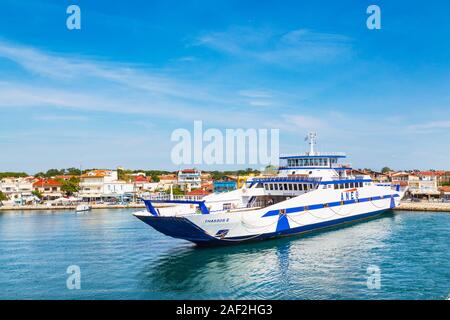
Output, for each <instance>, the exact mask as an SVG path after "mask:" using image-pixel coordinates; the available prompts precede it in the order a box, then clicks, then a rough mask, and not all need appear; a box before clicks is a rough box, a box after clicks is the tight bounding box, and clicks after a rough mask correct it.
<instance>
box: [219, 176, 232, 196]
mask: <svg viewBox="0 0 450 320" xmlns="http://www.w3.org/2000/svg"><path fill="white" fill-rule="evenodd" d="M236 189H237V178H236V176H225V177H224V178H223V179H222V180H219V181H214V192H217V193H221V192H229V191H233V190H236Z"/></svg>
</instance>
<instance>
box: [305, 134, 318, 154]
mask: <svg viewBox="0 0 450 320" xmlns="http://www.w3.org/2000/svg"><path fill="white" fill-rule="evenodd" d="M316 137H317V134H316V133H315V132H310V133H308V136H307V137H306V139H307V140H309V148H310V149H309V155H310V156H313V155H314V146H315V145H316Z"/></svg>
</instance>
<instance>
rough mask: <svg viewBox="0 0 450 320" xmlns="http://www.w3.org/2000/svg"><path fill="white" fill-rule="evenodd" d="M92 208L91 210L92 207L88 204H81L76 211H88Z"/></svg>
mask: <svg viewBox="0 0 450 320" xmlns="http://www.w3.org/2000/svg"><path fill="white" fill-rule="evenodd" d="M90 210H91V207H90V206H88V205H87V204H79V205H77V207H76V208H75V211H76V212H86V211H90Z"/></svg>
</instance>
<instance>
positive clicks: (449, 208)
mask: <svg viewBox="0 0 450 320" xmlns="http://www.w3.org/2000/svg"><path fill="white" fill-rule="evenodd" d="M90 206H91V208H92V209H144V208H145V205H144V204H140V203H133V204H128V205H122V204H114V205H108V204H92V205H90ZM162 206H163V205H162ZM75 207H76V205H65V206H46V205H32V206H2V207H0V212H1V211H31V210H42V211H45V210H75ZM395 210H397V211H430V212H450V203H448V202H447V203H443V202H436V203H435V202H401V203H400V205H399V206H398V207H396V208H395Z"/></svg>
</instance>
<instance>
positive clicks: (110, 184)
mask: <svg viewBox="0 0 450 320" xmlns="http://www.w3.org/2000/svg"><path fill="white" fill-rule="evenodd" d="M133 192H134V184H133V183H128V182H125V181H121V180H118V176H117V171H114V170H92V171H89V172H88V173H85V174H83V175H82V176H81V177H80V191H79V193H78V196H79V197H82V198H88V199H93V200H100V199H104V198H117V197H122V196H124V195H125V194H131V193H133Z"/></svg>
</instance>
